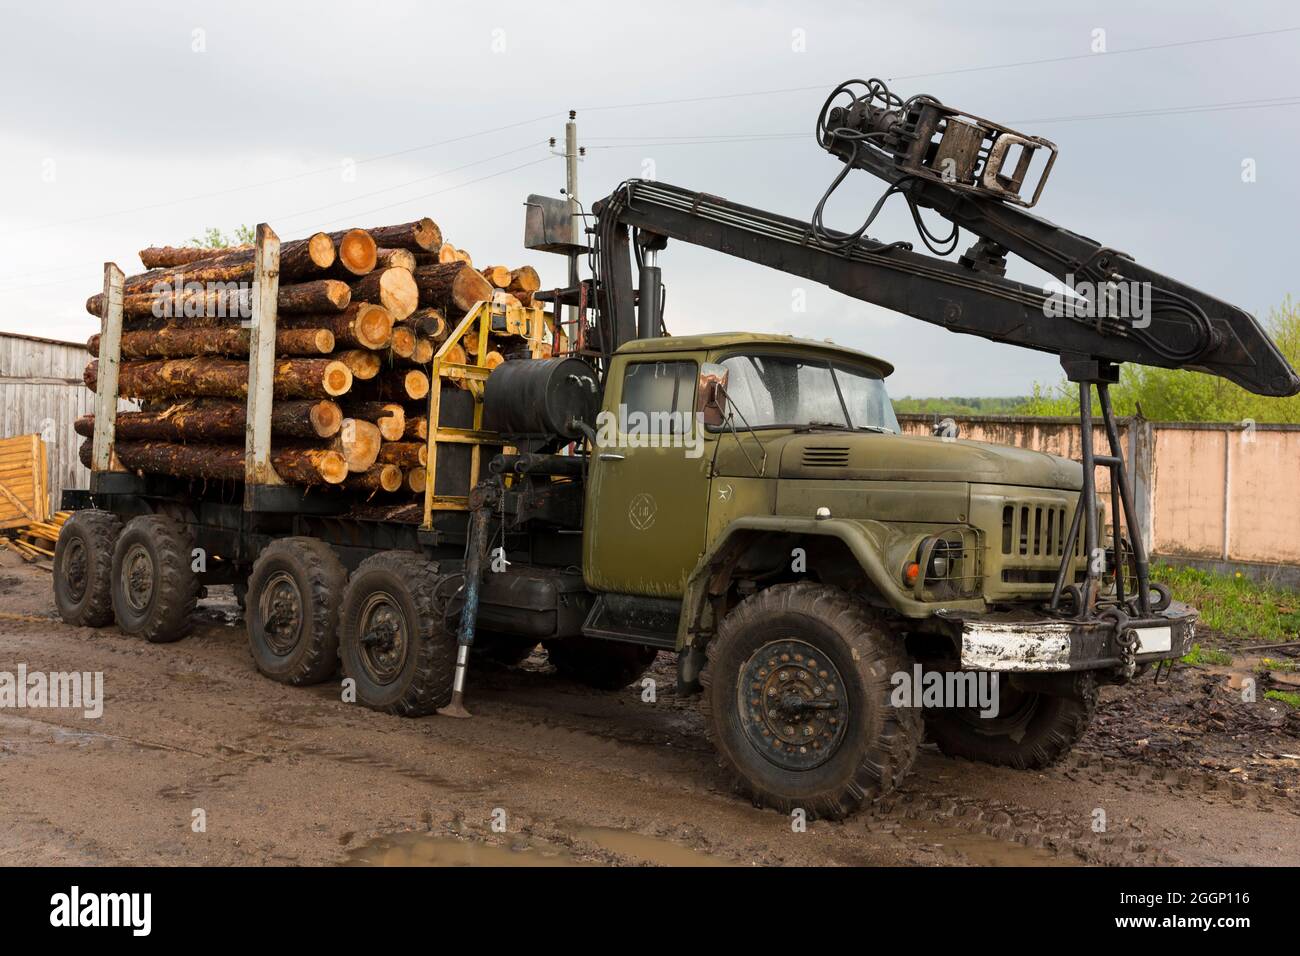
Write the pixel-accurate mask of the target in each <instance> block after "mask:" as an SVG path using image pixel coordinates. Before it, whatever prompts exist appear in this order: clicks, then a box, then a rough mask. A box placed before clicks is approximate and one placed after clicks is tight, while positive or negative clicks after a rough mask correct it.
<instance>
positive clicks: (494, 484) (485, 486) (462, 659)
mask: <svg viewBox="0 0 1300 956" xmlns="http://www.w3.org/2000/svg"><path fill="white" fill-rule="evenodd" d="M500 481H501V479H500V478H497V479H494V480H491V481H485V482H483V483H482V484H480V485H478V486H477V487H476V488H475V489H474V490H473V491H472V492H471V493H470V508H471V509H473V510H472V514H471V517H470V526H469V535H468V539H469V540H468V541H467V542H466V544H465V550H466V554H465V605H464V607H462V608H461V612H460V629H459V631H458V632H457V634H456V676H455V677H454V678H453V680H452V685H451V702H450V703H449V704H447V706H446V707H439V708H438V713H439V714H442V715H443V716H444V717H471V716H473V715H472V714H471V713H470V712H469V711H468V710H466V709H465V675H466V672H467V671H468V669H469V649H470V648H471V647H472V646H473V645H474V623H475V620H476V619H477V618H478V604H479V595H480V592H481V591H482V588H483V567H484V562H485V560H486V558H487V550H488V539H489V534H490V531H491V528H492V509H493V508H495V507H496V505H497V503H498V502H499V501H500V497H501V488H500Z"/></svg>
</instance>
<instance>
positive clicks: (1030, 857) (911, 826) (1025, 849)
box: [900, 820, 1082, 866]
mask: <svg viewBox="0 0 1300 956" xmlns="http://www.w3.org/2000/svg"><path fill="white" fill-rule="evenodd" d="M900 828H901V829H903V830H905V831H907V836H908V838H909V839H911V840H915V841H917V842H920V843H925V844H927V845H929V846H938V847H942V848H943V849H945V850H953V851H956V852H958V853H960V854H961V855H962V856H964V857H965V858H966V859H968V860H970V862H971V863H973V864H975V865H976V866H1081V865H1082V864H1081V863H1080V862H1079V861H1078V860H1072V859H1070V858H1068V857H1065V856H1060V855H1058V854H1055V853H1053V852H1052V851H1051V850H1046V849H1043V848H1042V847H1034V846H1023V845H1021V844H1019V843H1013V842H1011V841H1009V840H999V839H997V838H996V837H991V836H989V835H988V834H986V833H971V832H968V831H966V830H962V829H960V828H959V827H945V826H942V825H941V824H936V823H925V822H922V821H920V820H904V821H902V824H901V827H900Z"/></svg>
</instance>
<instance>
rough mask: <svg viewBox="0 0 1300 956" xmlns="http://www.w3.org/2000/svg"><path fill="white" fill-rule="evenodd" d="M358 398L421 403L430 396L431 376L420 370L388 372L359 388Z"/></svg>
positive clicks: (363, 383) (362, 384)
mask: <svg viewBox="0 0 1300 956" xmlns="http://www.w3.org/2000/svg"><path fill="white" fill-rule="evenodd" d="M357 393H358V394H357V398H359V399H362V400H364V401H379V402H407V401H419V400H420V399H422V398H424V397H425V396H427V395H428V394H429V376H428V375H426V374H424V372H422V371H420V370H419V369H415V368H413V369H409V370H404V369H398V370H394V371H392V372H386V373H385V374H383V375H380V376H379V377H377V378H373V379H371V380H370V381H369V382H362V383H361V384H360V385H358V386H357Z"/></svg>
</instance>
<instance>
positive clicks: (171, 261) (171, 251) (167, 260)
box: [140, 243, 253, 269]
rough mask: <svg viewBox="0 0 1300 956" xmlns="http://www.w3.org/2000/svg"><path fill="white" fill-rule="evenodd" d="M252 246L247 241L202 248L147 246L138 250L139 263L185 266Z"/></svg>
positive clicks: (151, 266) (148, 265) (159, 266)
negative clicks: (235, 244) (234, 244)
mask: <svg viewBox="0 0 1300 956" xmlns="http://www.w3.org/2000/svg"><path fill="white" fill-rule="evenodd" d="M251 248H253V247H252V246H251V245H249V244H248V243H244V244H242V245H238V246H224V247H222V248H219V249H203V248H200V247H199V246H149V247H148V248H147V249H141V250H140V263H141V264H142V265H143V266H144V267H145V268H146V269H166V268H168V267H170V266H186V265H189V264H190V263H191V262H198V261H199V260H200V259H211V258H212V257H213V256H218V255H226V254H227V253H231V252H244V251H245V250H247V249H251Z"/></svg>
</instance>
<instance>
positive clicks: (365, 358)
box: [333, 349, 384, 382]
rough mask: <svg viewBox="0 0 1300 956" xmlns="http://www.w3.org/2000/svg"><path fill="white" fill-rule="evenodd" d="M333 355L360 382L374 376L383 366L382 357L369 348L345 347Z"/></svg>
mask: <svg viewBox="0 0 1300 956" xmlns="http://www.w3.org/2000/svg"><path fill="white" fill-rule="evenodd" d="M333 357H334V358H335V359H336V360H337V361H340V362H342V363H343V364H344V365H346V366H347V367H348V370H349V371H351V372H352V377H353V379H355V380H357V381H361V382H366V381H369V380H370V379H372V378H374V377H375V376H376V375H378V374H379V370H380V369H382V368H383V367H384V362H383V359H381V358H380V357H379V353H378V352H372V351H371V350H370V349H347V350H346V351H343V352H339V353H337V354H336V355H334V356H333Z"/></svg>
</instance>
